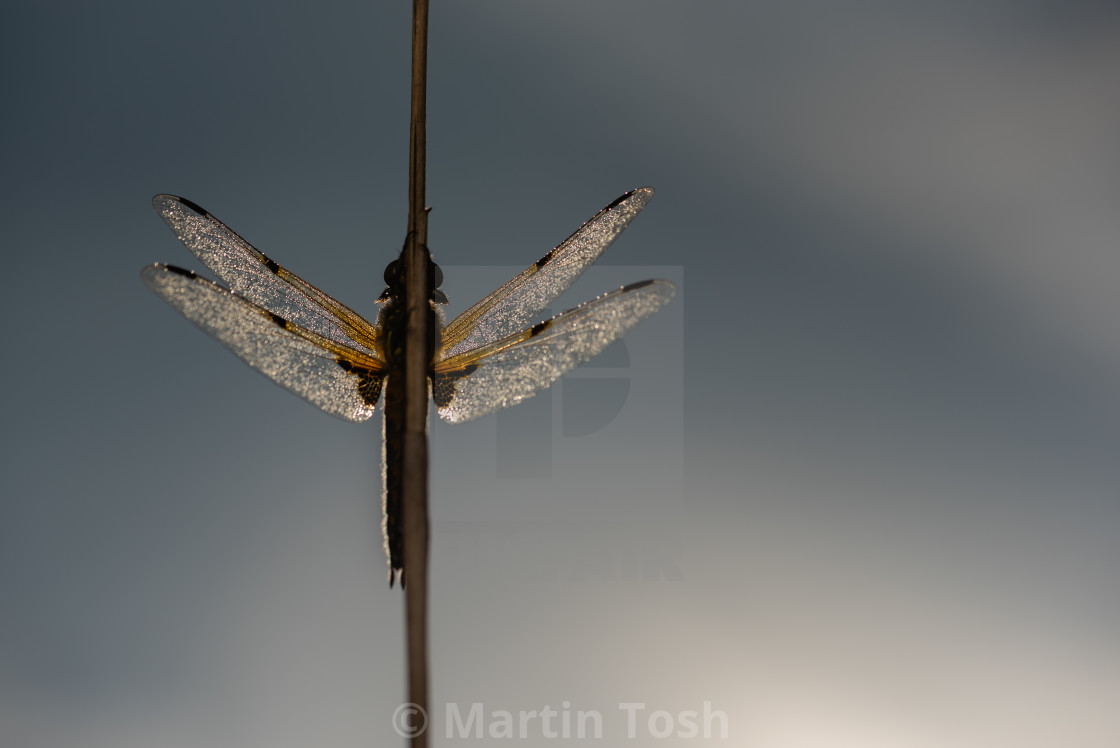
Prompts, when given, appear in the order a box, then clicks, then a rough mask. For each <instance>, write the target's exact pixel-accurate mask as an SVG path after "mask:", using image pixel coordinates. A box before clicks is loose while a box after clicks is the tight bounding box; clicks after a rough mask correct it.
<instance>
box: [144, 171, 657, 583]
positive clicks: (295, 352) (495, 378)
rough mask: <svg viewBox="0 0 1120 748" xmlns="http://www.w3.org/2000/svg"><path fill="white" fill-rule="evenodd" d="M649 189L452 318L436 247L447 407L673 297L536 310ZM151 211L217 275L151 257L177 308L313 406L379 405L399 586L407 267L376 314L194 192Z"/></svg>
mask: <svg viewBox="0 0 1120 748" xmlns="http://www.w3.org/2000/svg"><path fill="white" fill-rule="evenodd" d="M652 197H653V188H651V187H642V188H640V189H636V190H632V191H630V192H627V193H626V194H624V195H622V196H621V197H619V198H618V199H617V200H615V201H614V202H612V203H610V204H609V205H607V206H606V207H605V208H603V209H602V210H600V211H599V212H598V213H596V214H595V216H593V217H592V218H591V219H590V220H588V221H587V222H586V223H584V224H583V225H582V226H580V227H579V229H577V230H576V231H575V233H573V234H572V235H571V236H569V237H568V238H567V239H565V240H564V241H563V242H561V243H560V244H559V245H557V246H556V247H554V248H553V249H552V250H551V251H550V252H548V253H547V254H546V255H545V256H544V257H542V258H541V259H539V260H537V261H536V262H535V263H533V264H532V265H530V266H529V267H527V268H526V269H525V270H523V271H522V272H520V273H518V274H517V275H516V276H514V277H513V278H512V279H511V280H510V281H508V282H507V283H505V284H504V285H502V286H501V287H499V288H497V289H496V290H494V291H493V292H491V293H490V294H489V295H487V296H486V297H485V298H483V299H482V300H480V301H479V302H478V303H476V304H474V305H473V306H471V307H470V308H469V309H467V310H466V311H465V312H463V313H462V314H460V315H459V316H457V317H456V318H455V319H453V320H452V321H451V322H449V323H447V324H444V323H443V315H442V310H441V307H442V305H443V304H446V303H447V301H448V300H447V296H446V295H445V294H444V292H443V291H442V290H440V288H439V287H440V286H441V285H442V282H443V277H442V275H443V274H442V271H441V270H440V268H439V266H438V265H436V264H435V262H434V261H433V260H432V259H431V255H430V253H429V254H428V262H429V273H428V276H429V278H430V279H431V282H430V284H429V299H428V308H429V313H430V315H431V317H432V321H433V325H432V327H431V329H433V330H434V331H435V337H434V338H433V339H432V340H430V341H428V343H429V346H430V351H431V355H430V363H429V366H428V381H429V391H430V393H431V397H432V399H433V400H434V402H435V404H436V409H437V411H438V413H439V416H440V418H441V419H443V420H444V421H447V422H450V423H465V422H467V421H472V420H474V419H476V418H481V417H482V416H485V415H489V414H491V413H494V412H496V411H498V410H501V409H503V408H506V407H509V406H512V405H516V404H517V403H520V402H522V401H523V400H525V399H526V398H529V397H532V396H533V395H535V394H537V393H539V392H541V391H542V390H544V389H546V388H548V387H549V386H551V385H552V384H553V383H554V382H555V381H556V380H557V379H559V378H560V377H561V376H563V375H564V374H565V373H566V372H568V371H570V370H571V369H573V368H575V367H577V366H579V365H580V364H582V363H584V362H586V361H588V360H589V359H591V358H592V357H593V356H595V355H597V354H598V353H600V352H601V351H602V350H603V349H605V348H606V347H607V346H608V345H610V344H611V343H613V342H614V341H616V340H618V339H619V338H621V337H622V336H623V335H625V334H626V333H627V332H628V331H629V330H630V329H632V328H633V327H634V326H635V325H637V324H638V323H639V322H641V321H642V320H644V319H646V318H647V317H649V316H651V315H652V314H653V313H654V312H656V311H657V310H658V309H660V308H661V307H662V306H664V305H665V304H667V303H668V302H669V301H670V300H671V299H672V298H673V295H674V294H675V292H676V289H675V287H674V285H673V284H672V283H670V282H669V281H666V280H645V281H641V282H638V283H632V284H630V285H626V286H623V287H621V288H618V289H615V290H613V291H610V292H609V293H605V294H603V295H601V296H599V297H597V298H595V299H592V300H591V301H588V302H586V303H583V304H580V305H579V306H577V307H574V308H572V309H569V310H568V311H565V312H563V313H561V314H558V315H556V316H555V317H552V318H551V319H548V320H545V321H541V322H535V323H534V320H535V319H537V318H538V317H540V316H541V314H542V312H543V311H544V310H545V309H547V308H548V307H549V306H550V305H551V304H552V303H553V302H554V301H555V300H556V299H557V298H558V297H559V296H560V295H561V294H562V293H563V292H564V291H565V290H567V289H568V288H569V287H570V286H571V285H572V283H573V282H575V280H576V279H577V278H578V277H579V276H580V274H582V273H583V271H584V270H586V269H587V268H588V266H590V265H591V264H592V263H593V262H595V260H597V259H598V258H599V256H600V255H602V253H603V252H604V251H605V250H606V249H607V247H608V246H610V244H611V243H612V242H613V241H614V240H615V239H616V238H617V237H618V235H619V234H621V233H622V231H623V230H624V229H625V228H626V227H627V226H628V225H629V224H630V222H631V221H632V220H633V219H634V217H635V216H636V215H638V213H639V212H641V210H642V209H643V208H644V207H645V206H646V205H647V204H648V203H649V201H650V199H651V198H652ZM152 204H153V206H154V207H155V210H156V212H157V213H158V214H159V215H160V217H162V218H163V220H164V222H165V223H166V224H167V225H168V226H169V227H170V228H171V230H172V231H173V232H174V233H175V235H176V236H177V237H179V240H180V241H182V242H183V244H185V245H186V246H187V248H188V249H189V250H190V251H191V252H192V253H193V254H194V255H195V257H197V258H198V259H199V260H200V261H201V262H202V264H203V265H205V266H206V268H207V269H209V270H210V271H211V272H212V273H214V275H216V276H217V278H218V281H220V282H215V281H213V280H209V279H207V278H205V277H203V276H201V275H199V274H197V273H195V272H194V271H191V270H185V269H183V268H180V267H176V266H174V265H166V264H163V263H155V264H153V265H149V266H147V267H145V268H144V269H143V270H142V271H141V278H142V279H143V281H144V283H145V284H147V286H148V287H149V288H151V289H152V290H153V291H155V292H156V293H157V294H158V295H159V296H160V297H162V298H163V300H164V301H166V302H167V303H168V304H170V305H171V306H172V307H174V308H175V309H176V310H177V311H179V313H180V314H182V315H183V316H184V317H186V318H187V319H188V320H190V321H191V322H192V323H194V324H195V325H196V326H198V327H199V328H201V329H202V330H203V331H204V332H206V333H207V334H209V335H210V336H211V337H213V338H215V339H216V340H217V341H218V342H220V343H221V344H222V345H223V346H225V347H226V348H227V349H229V350H230V351H232V352H233V353H234V354H236V355H237V356H238V357H240V358H241V360H242V361H244V362H245V363H247V364H248V365H249V366H251V367H252V368H254V369H256V370H257V371H258V372H260V373H261V374H263V375H264V376H266V377H268V378H269V379H271V380H272V381H273V382H275V383H276V384H278V385H280V386H281V387H283V388H285V389H287V390H288V391H290V392H292V393H294V394H296V395H298V396H299V397H301V398H303V399H304V400H306V401H308V402H310V403H311V404H312V405H315V406H317V407H318V408H320V409H322V410H324V411H326V412H327V413H330V414H331V415H333V416H336V417H338V418H341V419H343V420H346V421H355V422H360V421H365V420H368V419H369V418H370V417H371V416H372V415H373V414H374V412H375V410H376V408H377V405H378V401H379V400H381V399H382V391H383V390H384V398H383V400H384V404H383V420H382V423H383V426H382V429H383V439H382V466H383V470H384V472H383V476H384V481H383V483H384V486H383V491H382V505H383V509H384V511H383V520H382V527H383V530H384V535H385V547H386V553H387V556H388V563H389V583H390V586H391V585H392V584H393V580H394V576H399V578H400V580H401V584H402V585H403V584H404V569H403V558H404V553H403V548H402V546H403V531H402V523H401V518H400V501H401V498H400V496H401V475H402V471H403V463H402V461H401V433H402V429H403V394H401V388H403V366H404V356H403V348H402V345H401V344H400V341H403V340H404V317H405V315H404V311H403V310H404V304H405V302H404V277H403V272H402V269H403V267H404V263H403V251H402V256H401V258H398V259H397V260H394V261H393V262H392V263H390V264H389V266H388V267H387V268H386V269H385V274H384V278H385V283H386V288H385V290H384V292H383V293H382V294H381V296H380V297H379V298H378V300H377V303H378V305H379V311H378V315H377V321H376V322H373V323H371V322H369V321H368V320H366V319H365V318H363V317H362V316H361V315H359V314H358V313H357V312H355V311H353V310H352V309H350V308H349V307H347V306H345V305H343V304H342V303H341V302H339V301H336V300H335V299H334V298H332V297H330V296H328V295H327V294H326V293H324V292H322V291H320V290H319V289H318V288H316V287H315V286H313V285H311V284H310V283H308V282H307V281H305V280H303V279H302V278H300V277H299V276H298V275H296V274H295V273H293V272H291V271H290V270H287V269H286V268H284V267H283V266H281V265H279V264H277V263H276V262H275V261H274V260H272V259H271V258H269V257H267V256H266V255H264V254H262V253H261V252H260V251H258V250H257V249H256V248H254V247H253V246H252V245H251V244H249V242H247V241H245V240H244V239H242V238H241V237H240V236H238V235H237V234H236V233H234V232H233V231H232V230H231V229H230V228H229V227H227V226H226V225H225V224H224V223H222V222H221V221H219V220H218V219H217V218H215V217H214V216H213V215H211V214H210V213H208V212H207V211H206V210H204V209H203V208H201V207H199V206H198V205H197V204H195V203H193V202H191V201H190V200H187V199H185V198H182V197H176V196H174V195H156V196H155V198H153V200H152Z"/></svg>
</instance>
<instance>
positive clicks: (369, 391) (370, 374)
mask: <svg viewBox="0 0 1120 748" xmlns="http://www.w3.org/2000/svg"><path fill="white" fill-rule="evenodd" d="M335 361H336V362H337V363H338V365H339V367H340V368H341V369H342V370H343V371H345V372H347V373H349V374H355V375H357V377H358V394H359V395H361V396H362V400H363V401H364V402H365V403H366V405H371V406H376V405H377V400H378V398H380V397H381V382H382V380H383V379H384V377H383V376H382V375H381V374H380V373H378V372H375V371H373V370H372V369H367V368H366V367H364V366H355V365H354V363H353V362H351V361H347V360H346V359H344V358H336V359H335Z"/></svg>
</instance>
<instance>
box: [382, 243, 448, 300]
mask: <svg viewBox="0 0 1120 748" xmlns="http://www.w3.org/2000/svg"><path fill="white" fill-rule="evenodd" d="M404 280H405V279H404V262H403V261H402V260H401V259H400V258H398V259H396V260H393V261H392V262H390V263H389V264H388V265H387V266H386V267H385V290H384V291H383V292H382V293H381V296H380V297H379V298H378V299H377V300H378V301H379V302H382V301H388V300H389V299H403V298H404ZM428 281H429V293H430V299H431V301H433V302H434V303H436V304H446V303H447V295H446V294H445V293H444V292H443V291H441V290H440V289H439V287H440V286H442V285H443V271H442V270H440V267H439V265H437V264H436V263H435V261H433V260H432V256H431V254H429V255H428Z"/></svg>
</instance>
